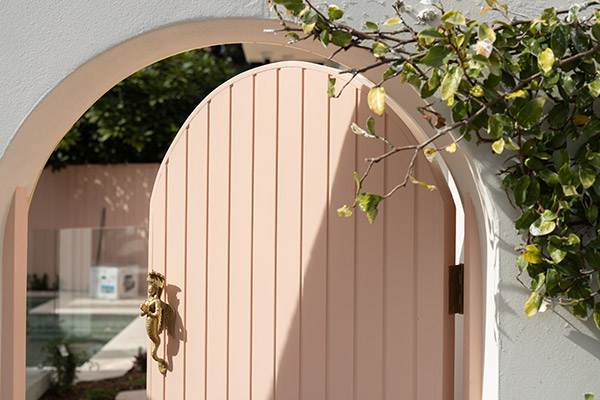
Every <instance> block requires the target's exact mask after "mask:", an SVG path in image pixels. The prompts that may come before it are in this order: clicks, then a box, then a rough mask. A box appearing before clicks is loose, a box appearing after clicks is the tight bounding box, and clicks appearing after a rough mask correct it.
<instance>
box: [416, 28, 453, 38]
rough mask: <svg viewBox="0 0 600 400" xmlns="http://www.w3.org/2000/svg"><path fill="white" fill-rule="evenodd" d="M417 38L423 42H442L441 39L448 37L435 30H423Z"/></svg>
mask: <svg viewBox="0 0 600 400" xmlns="http://www.w3.org/2000/svg"><path fill="white" fill-rule="evenodd" d="M417 37H418V38H419V39H420V40H421V41H423V40H440V39H446V35H444V34H443V33H441V32H439V31H438V30H437V29H435V28H429V29H424V30H422V31H421V32H419V33H418V34H417Z"/></svg>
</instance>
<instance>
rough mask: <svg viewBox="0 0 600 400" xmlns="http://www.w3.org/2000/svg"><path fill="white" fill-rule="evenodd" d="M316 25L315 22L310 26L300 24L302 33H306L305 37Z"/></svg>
mask: <svg viewBox="0 0 600 400" xmlns="http://www.w3.org/2000/svg"><path fill="white" fill-rule="evenodd" d="M316 23H317V21H315V22H313V23H312V24H302V31H304V33H306V34H307V35H308V34H310V33H311V32H312V30H313V29H314V28H315V24H316Z"/></svg>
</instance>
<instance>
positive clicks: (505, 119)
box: [488, 114, 515, 139]
mask: <svg viewBox="0 0 600 400" xmlns="http://www.w3.org/2000/svg"><path fill="white" fill-rule="evenodd" d="M514 128H515V126H514V123H513V120H512V118H511V117H509V116H508V115H506V114H493V115H492V116H491V117H490V118H489V119H488V135H490V137H491V138H492V139H498V138H499V137H500V136H502V133H503V132H507V131H508V132H512V131H513V130H514Z"/></svg>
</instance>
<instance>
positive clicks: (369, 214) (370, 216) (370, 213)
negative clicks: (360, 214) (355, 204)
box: [367, 208, 379, 224]
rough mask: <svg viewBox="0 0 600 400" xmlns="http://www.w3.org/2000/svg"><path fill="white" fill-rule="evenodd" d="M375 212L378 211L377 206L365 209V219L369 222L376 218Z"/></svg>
mask: <svg viewBox="0 0 600 400" xmlns="http://www.w3.org/2000/svg"><path fill="white" fill-rule="evenodd" d="M377 213H379V210H378V209H377V208H374V209H372V210H369V211H367V219H368V220H369V223H370V224H372V223H373V222H375V218H377Z"/></svg>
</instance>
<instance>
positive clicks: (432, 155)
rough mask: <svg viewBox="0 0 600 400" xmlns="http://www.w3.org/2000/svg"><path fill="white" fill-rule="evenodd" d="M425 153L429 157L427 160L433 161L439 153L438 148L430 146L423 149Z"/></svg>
mask: <svg viewBox="0 0 600 400" xmlns="http://www.w3.org/2000/svg"><path fill="white" fill-rule="evenodd" d="M423 153H425V157H426V158H427V161H429V162H433V159H434V158H435V156H436V155H437V150H436V149H434V148H432V147H428V148H426V149H425V150H423Z"/></svg>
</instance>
